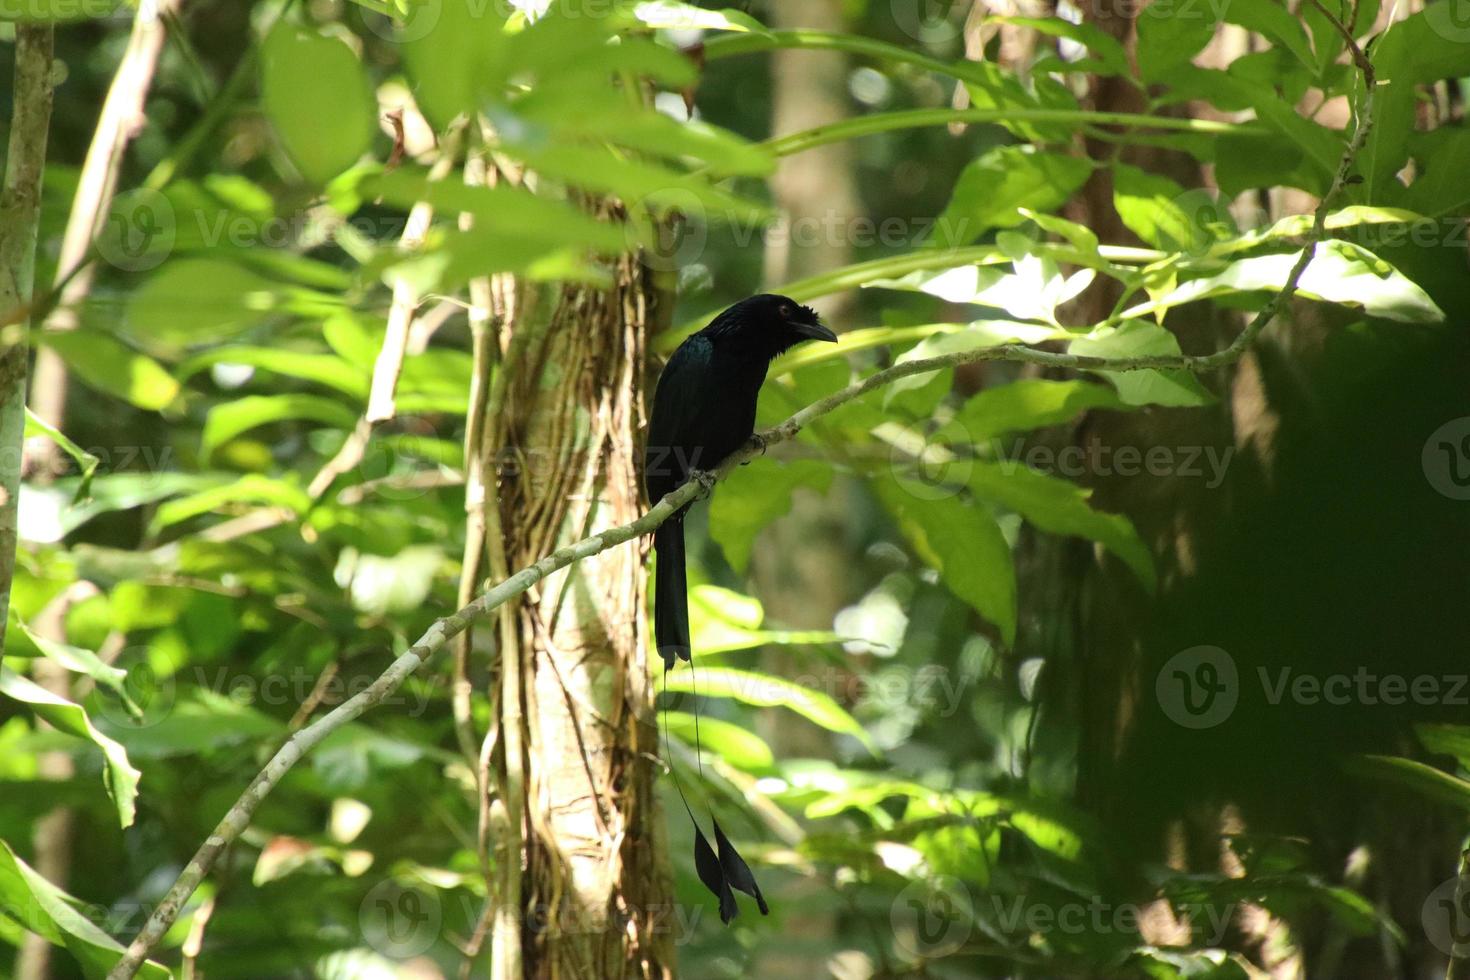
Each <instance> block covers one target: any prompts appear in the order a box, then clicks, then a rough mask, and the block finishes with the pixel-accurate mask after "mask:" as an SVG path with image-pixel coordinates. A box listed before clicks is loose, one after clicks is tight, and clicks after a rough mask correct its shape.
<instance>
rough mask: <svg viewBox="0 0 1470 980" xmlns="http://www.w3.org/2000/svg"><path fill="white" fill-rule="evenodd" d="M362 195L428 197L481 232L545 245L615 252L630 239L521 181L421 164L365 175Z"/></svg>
mask: <svg viewBox="0 0 1470 980" xmlns="http://www.w3.org/2000/svg"><path fill="white" fill-rule="evenodd" d="M359 188H360V192H361V193H362V194H363V195H364V196H365V197H370V198H381V199H382V200H383V202H384V203H386V204H391V205H394V206H396V207H399V208H403V209H404V210H408V209H409V208H411V207H413V206H414V204H416V203H417V202H419V201H426V202H428V203H429V204H431V205H433V207H434V208H435V210H437V211H440V212H442V213H446V214H452V213H454V212H463V213H465V214H468V215H471V216H472V217H473V218H474V220H475V227H476V228H477V229H480V230H481V231H485V232H493V233H495V234H497V235H501V236H505V237H506V238H508V239H510V240H513V241H519V242H521V243H522V247H523V248H524V247H526V246H527V245H531V246H535V247H540V248H542V249H543V250H546V249H549V248H551V247H553V246H563V245H569V246H575V247H578V248H590V249H596V250H599V251H605V252H619V251H621V250H622V249H623V248H625V247H626V246H627V245H628V238H627V233H626V232H625V231H624V230H623V229H622V228H621V227H620V226H618V225H615V224H612V223H610V222H606V221H598V220H597V219H596V218H594V217H593V216H592V215H590V214H588V213H587V212H585V211H582V210H579V209H577V208H574V207H572V206H571V205H569V204H565V203H563V202H561V201H556V200H552V199H550V198H547V197H542V196H539V195H536V194H532V193H531V192H530V191H527V190H523V189H521V188H519V187H508V186H497V187H479V186H472V185H469V184H465V183H464V182H463V181H458V180H437V181H435V180H430V179H429V176H428V173H427V172H426V171H424V170H423V169H422V168H415V167H402V168H399V169H397V170H393V171H390V172H384V173H375V174H367V175H365V176H364V177H363V178H362V180H361V183H360V184H359Z"/></svg>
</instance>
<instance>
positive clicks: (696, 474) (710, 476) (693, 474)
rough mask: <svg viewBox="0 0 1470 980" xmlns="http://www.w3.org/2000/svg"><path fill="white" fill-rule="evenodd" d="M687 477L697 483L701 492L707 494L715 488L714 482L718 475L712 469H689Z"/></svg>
mask: <svg viewBox="0 0 1470 980" xmlns="http://www.w3.org/2000/svg"><path fill="white" fill-rule="evenodd" d="M689 479H691V480H694V481H695V482H696V483H698V484H699V487H700V490H701V491H702V493H704V494H708V493H709V492H710V491H711V490H713V489H714V488H715V483H716V482H717V481H718V479H719V477H718V475H716V473H715V471H714V470H690V471H689Z"/></svg>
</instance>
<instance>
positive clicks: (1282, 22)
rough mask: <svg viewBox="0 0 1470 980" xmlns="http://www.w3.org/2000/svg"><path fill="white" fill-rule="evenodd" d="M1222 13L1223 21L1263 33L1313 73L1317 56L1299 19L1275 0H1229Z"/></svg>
mask: <svg viewBox="0 0 1470 980" xmlns="http://www.w3.org/2000/svg"><path fill="white" fill-rule="evenodd" d="M1224 16H1225V21H1226V23H1230V24H1239V25H1240V26H1241V27H1244V28H1245V29H1246V30H1250V31H1255V32H1256V33H1258V34H1264V35H1265V36H1266V37H1268V38H1270V39H1271V40H1272V41H1273V42H1274V43H1276V44H1279V45H1280V46H1281V47H1283V48H1285V49H1286V50H1288V51H1290V52H1291V53H1292V54H1293V55H1295V56H1296V58H1297V60H1299V61H1300V62H1301V63H1302V64H1303V65H1305V66H1307V67H1308V68H1310V69H1312V71H1313V73H1314V74H1315V73H1316V69H1317V59H1316V58H1315V57H1314V56H1313V54H1312V44H1311V41H1309V40H1308V39H1307V32H1306V30H1305V29H1304V28H1303V27H1302V22H1301V21H1300V20H1299V19H1298V18H1297V17H1296V15H1295V14H1293V13H1292V12H1291V11H1289V10H1287V9H1286V7H1285V5H1283V4H1281V3H1278V2H1277V0H1230V3H1228V4H1225V5H1224Z"/></svg>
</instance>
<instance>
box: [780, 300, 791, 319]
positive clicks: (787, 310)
mask: <svg viewBox="0 0 1470 980" xmlns="http://www.w3.org/2000/svg"><path fill="white" fill-rule="evenodd" d="M776 312H777V313H779V314H781V319H783V320H789V319H791V313H792V309H791V304H789V303H782V304H781V307H780V309H778V310H776Z"/></svg>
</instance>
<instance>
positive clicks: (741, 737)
mask: <svg viewBox="0 0 1470 980" xmlns="http://www.w3.org/2000/svg"><path fill="white" fill-rule="evenodd" d="M663 722H664V724H665V725H666V726H668V730H669V733H670V734H672V735H675V736H677V737H678V738H680V739H682V740H683V741H685V742H687V743H688V744H689V745H694V744H695V720H694V716H693V715H692V714H686V713H684V712H682V711H666V712H664V715H663ZM698 725H699V744H700V745H702V746H703V747H704V748H705V749H708V750H709V751H711V752H713V753H714V754H715V755H718V756H719V757H720V758H722V759H724V760H725V761H726V762H728V763H729V764H730V765H732V766H734V767H735V768H736V769H744V770H745V771H747V772H758V771H761V770H764V769H769V768H770V767H771V765H772V764H773V763H774V762H775V761H776V759H775V756H774V755H773V754H772V752H771V747H770V746H769V745H767V744H766V742H765V740H764V739H762V738H761V737H760V736H759V735H757V734H755V733H754V732H748V731H746V730H745V729H743V728H741V727H740V726H739V725H733V724H731V723H730V722H728V721H721V720H720V719H719V718H701V719H699V722H698Z"/></svg>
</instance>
